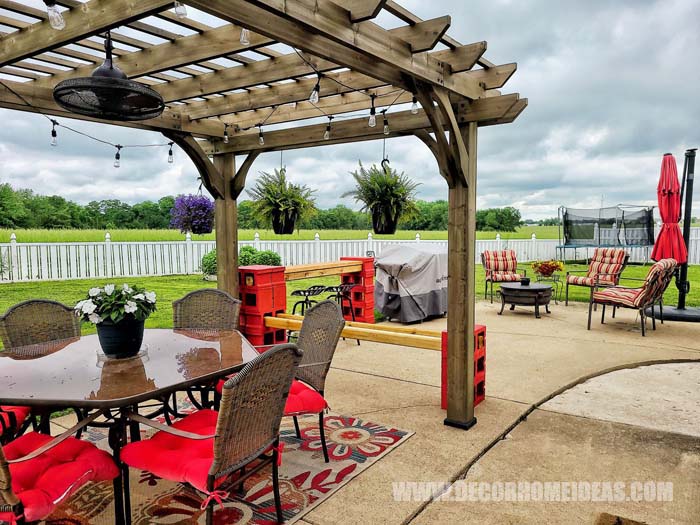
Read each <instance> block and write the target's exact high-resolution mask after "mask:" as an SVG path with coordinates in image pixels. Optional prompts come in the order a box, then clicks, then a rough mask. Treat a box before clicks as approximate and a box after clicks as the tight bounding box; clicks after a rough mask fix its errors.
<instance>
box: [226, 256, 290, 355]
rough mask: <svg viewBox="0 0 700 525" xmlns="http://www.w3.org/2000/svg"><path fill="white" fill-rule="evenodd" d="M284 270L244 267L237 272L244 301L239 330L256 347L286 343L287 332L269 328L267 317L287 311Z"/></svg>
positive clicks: (280, 268) (269, 267)
mask: <svg viewBox="0 0 700 525" xmlns="http://www.w3.org/2000/svg"><path fill="white" fill-rule="evenodd" d="M284 270H285V267H284V266H263V265H253V266H241V267H239V268H238V274H239V282H240V299H241V303H242V304H241V319H240V330H241V332H242V333H243V335H245V336H246V339H248V341H250V343H251V344H252V345H254V346H273V345H276V344H279V343H286V342H287V332H286V330H283V329H278V328H267V327H266V326H265V316H274V315H278V314H283V313H284V312H285V311H286V309H287V283H286V281H285V279H284Z"/></svg>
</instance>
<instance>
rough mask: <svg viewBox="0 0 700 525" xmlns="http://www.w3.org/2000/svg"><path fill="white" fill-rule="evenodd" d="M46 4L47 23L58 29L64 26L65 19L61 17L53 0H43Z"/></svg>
mask: <svg viewBox="0 0 700 525" xmlns="http://www.w3.org/2000/svg"><path fill="white" fill-rule="evenodd" d="M44 3H45V4H46V14H47V15H49V24H50V25H51V27H53V28H54V29H56V30H58V31H60V30H61V29H64V28H65V27H66V21H65V20H64V19H63V15H62V14H61V12H60V11H59V10H58V6H56V2H55V0H44Z"/></svg>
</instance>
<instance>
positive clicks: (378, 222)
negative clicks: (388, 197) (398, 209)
mask: <svg viewBox="0 0 700 525" xmlns="http://www.w3.org/2000/svg"><path fill="white" fill-rule="evenodd" d="M398 224H399V218H398V217H396V216H394V215H392V214H391V213H390V212H389V211H385V210H384V209H382V208H381V207H378V208H374V209H373V210H372V229H373V230H374V233H376V234H379V235H393V234H394V233H396V227H397V226H398Z"/></svg>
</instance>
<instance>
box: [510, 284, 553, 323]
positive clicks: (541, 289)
mask: <svg viewBox="0 0 700 525" xmlns="http://www.w3.org/2000/svg"><path fill="white" fill-rule="evenodd" d="M499 293H500V294H501V311H500V312H498V315H501V314H502V313H503V309H504V308H505V306H506V303H507V304H509V305H510V309H511V310H515V307H516V305H517V306H534V307H535V317H536V318H537V319H539V318H540V306H544V308H545V311H546V312H547V313H549V301H550V300H551V299H552V286H551V285H549V284H541V283H531V284H529V285H527V286H523V285H522V284H520V283H501V289H500V291H499Z"/></svg>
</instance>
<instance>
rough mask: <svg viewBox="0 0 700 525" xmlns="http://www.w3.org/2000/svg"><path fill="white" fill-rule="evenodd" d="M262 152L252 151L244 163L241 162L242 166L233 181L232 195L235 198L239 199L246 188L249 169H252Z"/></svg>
mask: <svg viewBox="0 0 700 525" xmlns="http://www.w3.org/2000/svg"><path fill="white" fill-rule="evenodd" d="M260 153H262V152H261V151H251V152H250V153H248V156H247V157H246V158H245V160H244V161H243V164H241V167H240V168H238V170H237V171H236V175H235V177H234V178H233V180H232V181H231V196H232V197H233V198H234V199H238V197H239V196H240V195H241V193H243V189H244V188H245V180H246V177H248V171H250V167H251V166H252V165H253V162H255V159H257V158H258V155H260Z"/></svg>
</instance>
